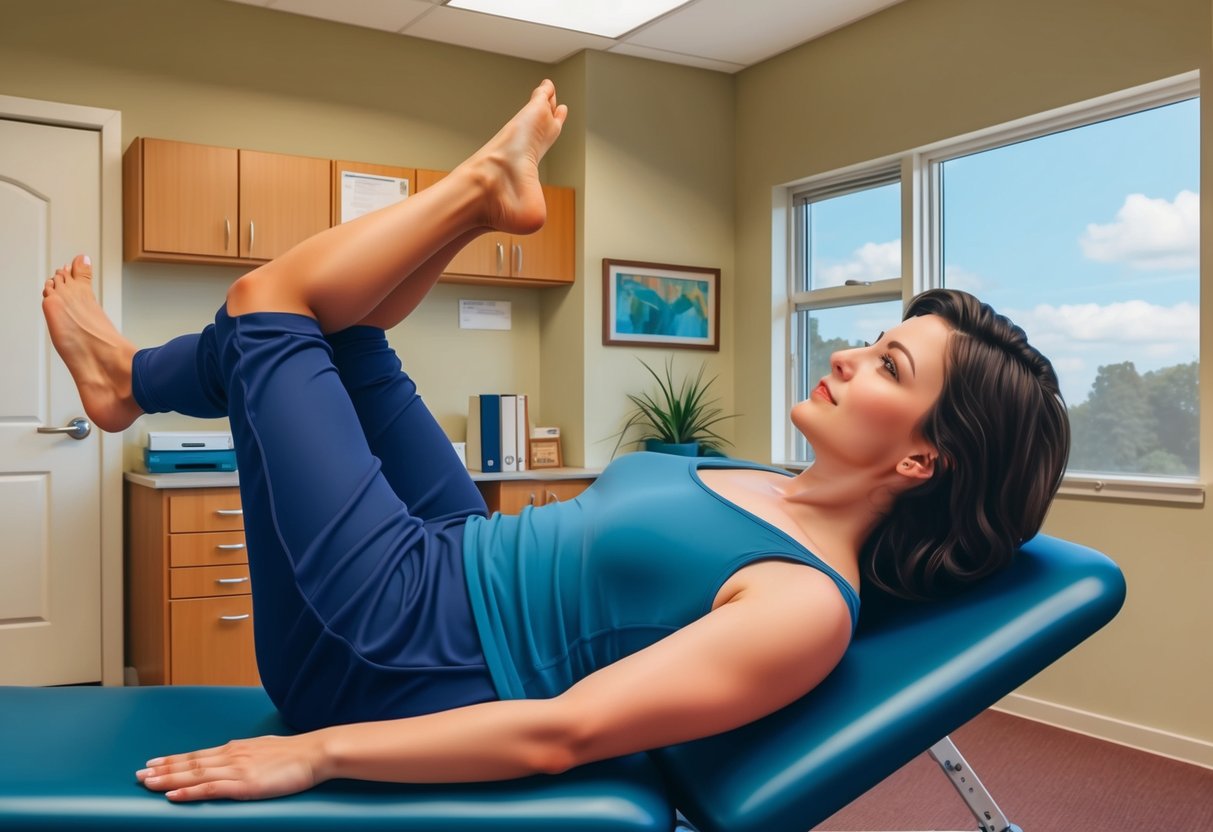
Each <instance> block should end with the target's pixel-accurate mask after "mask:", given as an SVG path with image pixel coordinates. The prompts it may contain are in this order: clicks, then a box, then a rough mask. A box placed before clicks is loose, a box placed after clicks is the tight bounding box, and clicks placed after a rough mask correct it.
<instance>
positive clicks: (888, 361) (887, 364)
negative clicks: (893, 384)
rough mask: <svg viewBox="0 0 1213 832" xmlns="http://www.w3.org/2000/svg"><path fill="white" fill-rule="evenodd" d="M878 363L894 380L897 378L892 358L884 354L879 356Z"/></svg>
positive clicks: (895, 365) (895, 366) (895, 364)
mask: <svg viewBox="0 0 1213 832" xmlns="http://www.w3.org/2000/svg"><path fill="white" fill-rule="evenodd" d="M880 363H881V364H883V365H884V368H885V369H886V370H888V371H889V375H891V376H893V378H895V379H896V378H898V375H897V363H896V362H895V361H893V357H892V356H890V355H889V354H888V353H885V354H884V355H882V356H880Z"/></svg>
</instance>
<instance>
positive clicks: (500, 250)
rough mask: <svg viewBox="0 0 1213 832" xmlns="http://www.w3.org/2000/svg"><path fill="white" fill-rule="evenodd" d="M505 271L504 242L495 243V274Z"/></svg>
mask: <svg viewBox="0 0 1213 832" xmlns="http://www.w3.org/2000/svg"><path fill="white" fill-rule="evenodd" d="M503 271H505V244H504V243H498V244H497V274H501V273H502V272H503Z"/></svg>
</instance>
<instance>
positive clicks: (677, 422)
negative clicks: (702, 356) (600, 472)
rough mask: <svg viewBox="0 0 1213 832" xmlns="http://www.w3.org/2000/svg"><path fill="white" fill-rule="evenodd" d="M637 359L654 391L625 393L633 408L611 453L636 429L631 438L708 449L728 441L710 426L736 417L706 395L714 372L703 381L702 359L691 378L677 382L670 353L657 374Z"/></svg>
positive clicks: (703, 365) (714, 448)
mask: <svg viewBox="0 0 1213 832" xmlns="http://www.w3.org/2000/svg"><path fill="white" fill-rule="evenodd" d="M637 360H638V361H640V363H641V365H642V366H643V367H644V368H645V369H646V370H648V372H649V375H651V376H652V377H653V380H654V381H655V382H657V390H656V392H655V393H640V394H636V395H633V394H631V393H629V394H628V399H629V400H630V401H631V402H632V404H633V405H634V408H633V410H632V412H631V413H630V414H628V418H627V421H626V422H625V423H624V426H623V430H622V431H620V432H619V440H618V441H617V442H616V443H615V450H614V451H613V452H612V453H611V456H612V457H613V456H614V455H615V454H616V453H618V452H619V446H620V445H622V444H623V441H624V437H626V436H627V434H628V433H629V432H630V431H633V430H635V431H638V433H636V435H635V436H633V438H632V440H631V441H634V442H642V441H644V440H645V439H656V440H658V441H660V442H667V443H670V444H682V443H686V442H698V443H699V445H700V447H701V448H704V449H707V450H712V451H719V448H720V446H721V445H722V444H724V445H728V444H732V443H731V442H729V440H727V439H725V438H724V437H723V436H721V435H720V434H718V433H717V432H716V431H715V430H713V429H712V428H713V426H714V425H717V424H719V423H720V422H723V421H724V420H726V419H734V418H736V417H737V414H735V413H731V414H726V413H724V412H723V411H722V410H721V409H720V408H719V407H717V406H716V402H717V401H718V399H710V400H709V399H707V398H706V396H707V393H708V388H710V387H711V386H712V383H713V382H715V381H716V376H712V377H711V378H710V379H708V380H707V381H706V382H705V381H704V378H703V377H704V373H705V372H706V370H707V364H706V363H705V364H700V365H699V372H697V373H696V374H695V376H694V378H691V377H690V376H688V377H687V378H684V379H683V380H682V383H681V384H676V383H675V381H674V359H673V358H672V357H671V358H669V359H667V361H666V364H665V372H664V374H659V373H658V372H657V371H656V370H654V369H653V368H652V367H650V366H649V365H648V364H647V363H645V361H644V360H643V359H637Z"/></svg>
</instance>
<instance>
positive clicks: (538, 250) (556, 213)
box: [510, 185, 577, 283]
mask: <svg viewBox="0 0 1213 832" xmlns="http://www.w3.org/2000/svg"><path fill="white" fill-rule="evenodd" d="M543 196H544V199H545V200H546V201H547V206H548V219H547V222H545V223H544V224H543V228H541V229H539V230H538V231H536V232H535V233H534V234H528V235H527V236H525V237H514V238H513V240H512V247H511V250H510V256H511V257H512V258H513V262H512V263H511V274H513V276H514V277H523V278H526V279H528V280H544V281H550V282H558V283H572V282H573V276H574V275H575V274H576V268H577V265H576V251H575V249H576V245H575V241H576V224H575V222H574V216H573V215H574V212H575V210H576V202H577V197H576V194H575V193H574V192H573V190H572V189H571V188H556V187H553V186H551V185H544V186H543Z"/></svg>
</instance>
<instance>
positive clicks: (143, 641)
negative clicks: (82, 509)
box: [126, 483, 257, 685]
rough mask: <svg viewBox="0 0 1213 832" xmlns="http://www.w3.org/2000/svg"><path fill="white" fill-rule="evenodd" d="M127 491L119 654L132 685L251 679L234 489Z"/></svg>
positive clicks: (244, 569) (247, 600) (245, 574)
mask: <svg viewBox="0 0 1213 832" xmlns="http://www.w3.org/2000/svg"><path fill="white" fill-rule="evenodd" d="M126 494H127V501H126V502H127V517H126V523H127V534H126V539H127V562H126V576H127V587H126V590H127V604H126V606H127V618H126V630H127V632H126V635H127V639H126V655H127V663H128V664H130V665H132V666H133V667H134V668H135V670H136V671H137V673H138V676H139V684H142V685H181V684H204V685H253V684H257V672H256V662H255V659H254V652H253V627H252V618H251V615H252V605H251V604H252V601H251V597H250V595H249V593H250V591H251V586H250V582H249V567H248V563H247V561H248V555H247V553H246V551H245V549H244V531H243V516H242V514H241V513H240V492H239V489H237V488H182V489H177V488H164V489H156V488H150V487H146V486H143V485H137V484H134V483H127V486H126ZM219 512H225V513H223V514H220V513H219ZM216 528H225V529H227V530H225V531H215V530H213V529H216ZM174 529H176V531H174ZM225 616H226V617H225Z"/></svg>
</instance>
